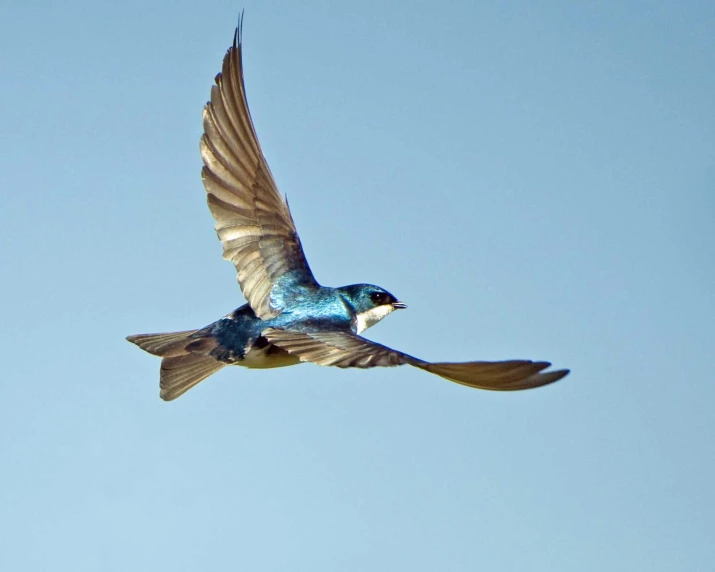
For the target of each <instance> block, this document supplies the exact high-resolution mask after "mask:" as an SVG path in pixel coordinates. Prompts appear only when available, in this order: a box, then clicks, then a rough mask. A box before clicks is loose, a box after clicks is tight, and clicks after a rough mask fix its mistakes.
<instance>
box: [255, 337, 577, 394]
mask: <svg viewBox="0 0 715 572" xmlns="http://www.w3.org/2000/svg"><path fill="white" fill-rule="evenodd" d="M263 336H265V337H266V338H267V339H268V340H269V341H270V342H271V343H272V344H274V345H276V346H278V347H279V348H282V349H283V350H285V351H287V352H288V353H289V354H291V355H295V356H297V357H298V358H299V359H300V360H301V361H308V362H312V363H317V364H318V365H333V366H337V367H360V368H368V367H378V366H388V367H389V366H396V365H404V364H409V365H412V366H414V367H418V368H420V369H423V370H425V371H428V372H430V373H434V374H436V375H439V376H441V377H444V378H445V379H449V380H450V381H454V382H456V383H461V384H462V385H467V386H469V387H476V388H478V389H491V390H495V391H516V390H519V389H530V388H532V387H540V386H542V385H547V384H549V383H553V382H555V381H558V380H559V379H561V378H562V377H564V376H566V375H567V374H568V373H569V370H567V369H560V370H557V371H550V372H544V373H542V372H543V370H545V369H546V368H548V367H549V366H551V364H550V363H549V362H545V361H539V362H533V361H529V360H510V361H491V362H490V361H472V362H464V363H429V362H426V361H423V360H421V359H417V358H415V357H412V356H410V355H407V354H405V353H402V352H398V351H396V350H393V349H390V348H388V347H386V346H383V345H381V344H377V343H375V342H371V341H370V340H368V339H366V338H363V337H361V336H358V335H356V334H353V333H352V332H346V331H334V332H311V333H304V332H295V331H290V330H278V329H274V328H268V329H267V330H264V332H263Z"/></svg>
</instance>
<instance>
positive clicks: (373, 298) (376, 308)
mask: <svg viewBox="0 0 715 572" xmlns="http://www.w3.org/2000/svg"><path fill="white" fill-rule="evenodd" d="M338 290H339V291H340V294H341V295H342V297H343V299H344V300H345V301H346V302H347V303H348V304H349V305H350V306H351V307H352V308H353V310H355V316H356V318H357V331H358V332H357V333H358V334H359V333H360V332H363V331H365V330H367V329H368V328H369V327H370V326H374V325H375V324H377V323H378V322H379V321H380V320H382V319H383V318H384V317H385V316H387V315H388V314H390V313H391V312H393V311H395V310H400V309H402V308H407V304H405V303H404V302H400V301H399V300H398V299H397V298H395V297H394V296H393V295H392V294H390V293H389V292H388V291H387V290H385V289H384V288H380V287H379V286H374V285H372V284H353V285H351V286H343V287H341V288H338Z"/></svg>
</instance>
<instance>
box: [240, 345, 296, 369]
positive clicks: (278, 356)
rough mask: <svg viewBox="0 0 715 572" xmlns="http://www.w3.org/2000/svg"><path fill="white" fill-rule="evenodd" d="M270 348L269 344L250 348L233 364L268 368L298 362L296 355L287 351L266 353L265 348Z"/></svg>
mask: <svg viewBox="0 0 715 572" xmlns="http://www.w3.org/2000/svg"><path fill="white" fill-rule="evenodd" d="M270 348H271V346H266V347H265V348H261V349H256V348H251V349H250V350H249V351H248V353H247V354H246V356H245V357H244V358H243V359H242V360H241V361H237V362H236V364H235V365H242V366H243V367H250V368H253V369H268V368H271V367H285V366H288V365H296V364H299V363H300V360H299V359H298V358H297V357H295V356H292V355H290V354H288V353H272V354H270V355H266V350H268V349H270ZM274 351H275V350H274Z"/></svg>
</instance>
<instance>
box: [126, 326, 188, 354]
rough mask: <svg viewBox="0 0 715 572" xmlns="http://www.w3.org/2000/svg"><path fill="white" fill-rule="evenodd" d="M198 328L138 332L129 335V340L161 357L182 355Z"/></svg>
mask: <svg viewBox="0 0 715 572" xmlns="http://www.w3.org/2000/svg"><path fill="white" fill-rule="evenodd" d="M196 332H198V330H186V331H184V332H170V333H168V334H136V335H134V336H127V341H129V342H132V343H133V344H136V345H138V346H139V347H140V348H141V349H143V350H144V351H145V352H149V353H150V354H152V355H155V356H160V357H168V356H171V355H182V354H183V353H185V352H184V347H185V346H186V343H187V342H188V339H187V338H188V337H189V336H191V334H195V333H196Z"/></svg>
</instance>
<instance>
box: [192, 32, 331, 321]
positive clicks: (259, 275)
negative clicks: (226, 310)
mask: <svg viewBox="0 0 715 572" xmlns="http://www.w3.org/2000/svg"><path fill="white" fill-rule="evenodd" d="M240 28H241V24H240V22H239V27H238V28H237V29H236V34H235V35H234V38H233V46H231V48H229V50H228V52H227V53H226V56H225V57H224V59H223V68H222V71H221V73H220V74H218V75H217V76H216V85H214V86H213V87H212V88H211V101H209V102H208V103H207V104H206V106H205V107H204V114H203V117H204V134H203V136H202V137H201V157H202V158H203V160H204V168H203V170H202V172H201V175H202V179H203V182H204V187H205V188H206V192H207V193H208V205H209V209H210V210H211V214H212V215H213V217H214V218H215V219H216V225H215V227H214V228H215V229H216V232H217V233H218V237H219V239H220V240H221V242H222V244H223V257H224V258H226V259H227V260H231V261H232V262H233V264H234V265H235V266H236V270H237V271H238V283H239V284H240V286H241V290H242V291H243V295H244V296H245V297H246V300H247V301H248V303H249V304H250V305H251V308H253V311H254V312H255V313H256V315H257V316H258V317H259V318H262V319H269V318H273V317H275V316H277V315H278V314H280V312H281V310H282V307H281V306H280V302H276V301H272V300H271V291H272V289H273V286H274V285H275V283H276V280H278V279H279V278H280V277H281V276H284V275H288V277H287V278H288V279H289V280H288V281H287V282H286V284H282V287H290V285H291V284H299V285H304V286H317V283H316V282H315V278H313V274H312V272H311V271H310V267H309V266H308V262H307V261H306V259H305V255H304V254H303V247H302V246H301V244H300V239H299V238H298V233H297V231H296V228H295V224H294V223H293V218H292V216H291V214H290V210H289V208H288V203H287V202H286V200H285V199H284V198H283V197H282V196H281V194H280V193H279V192H278V188H277V187H276V183H275V181H274V180H273V175H271V171H270V169H269V168H268V163H267V162H266V158H265V157H264V156H263V152H262V151H261V146H260V145H259V143H258V137H256V131H255V129H254V128H253V121H252V120H251V114H250V112H249V110H248V102H247V101H246V89H245V86H244V84H243V64H242V61H241V57H242V56H241V53H242V46H241V29H240Z"/></svg>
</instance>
